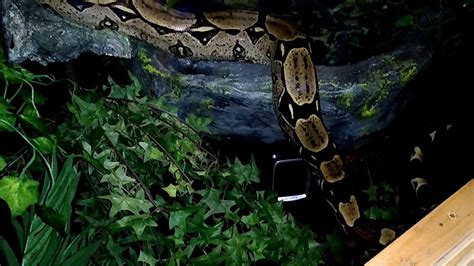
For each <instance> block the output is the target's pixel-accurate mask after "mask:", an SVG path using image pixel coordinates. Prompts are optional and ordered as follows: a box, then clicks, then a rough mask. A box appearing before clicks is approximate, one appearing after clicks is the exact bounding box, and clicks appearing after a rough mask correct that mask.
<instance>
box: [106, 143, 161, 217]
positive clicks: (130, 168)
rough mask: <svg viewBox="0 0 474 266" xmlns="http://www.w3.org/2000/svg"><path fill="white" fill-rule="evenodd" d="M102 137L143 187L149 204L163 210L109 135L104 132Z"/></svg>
mask: <svg viewBox="0 0 474 266" xmlns="http://www.w3.org/2000/svg"><path fill="white" fill-rule="evenodd" d="M104 137H105V139H106V140H107V142H108V143H109V146H110V148H112V150H113V151H114V152H115V154H116V155H117V157H118V158H119V160H120V162H122V163H123V164H124V165H125V166H126V167H127V169H128V170H129V171H130V173H131V174H132V176H133V178H135V180H137V182H138V183H139V184H140V186H141V187H142V188H143V190H144V191H145V195H146V196H147V198H148V200H149V201H150V202H151V204H153V206H154V207H155V208H156V209H157V210H159V211H163V209H162V208H160V207H159V206H158V204H156V202H155V200H154V199H153V196H152V195H151V192H150V190H148V188H147V187H146V186H145V184H144V183H143V181H142V180H141V179H140V177H139V176H138V174H137V173H136V172H135V171H134V170H133V168H132V167H130V165H129V164H128V162H127V160H125V158H124V157H123V156H122V154H121V153H120V152H119V151H118V150H117V147H115V145H114V144H113V143H112V141H111V140H110V139H109V137H107V136H106V135H105V134H104Z"/></svg>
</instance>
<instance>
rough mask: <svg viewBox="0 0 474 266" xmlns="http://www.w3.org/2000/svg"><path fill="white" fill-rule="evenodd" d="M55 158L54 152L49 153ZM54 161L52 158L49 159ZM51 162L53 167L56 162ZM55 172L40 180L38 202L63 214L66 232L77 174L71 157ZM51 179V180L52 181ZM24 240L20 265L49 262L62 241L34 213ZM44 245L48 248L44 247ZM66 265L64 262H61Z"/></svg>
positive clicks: (51, 262)
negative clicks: (40, 190) (26, 238)
mask: <svg viewBox="0 0 474 266" xmlns="http://www.w3.org/2000/svg"><path fill="white" fill-rule="evenodd" d="M52 157H53V158H55V157H54V156H52ZM52 161H53V162H54V161H55V160H54V159H53V160H52ZM53 162H52V163H51V164H52V165H53V168H56V166H54V165H55V164H56V163H53ZM57 172H58V171H57V170H53V174H56V175H57V176H53V177H50V176H48V175H47V176H46V177H45V179H44V182H43V190H42V192H41V199H40V203H41V204H43V205H45V206H48V207H50V208H52V209H54V210H56V211H57V212H58V214H59V215H61V216H64V217H65V220H66V226H65V232H66V234H67V233H68V232H69V223H70V219H71V212H72V206H71V203H72V200H73V198H74V197H75V195H76V189H77V184H78V182H79V176H78V174H77V171H76V169H75V167H74V166H73V157H72V156H70V157H68V158H67V160H66V161H65V162H64V164H63V166H62V168H61V171H60V172H59V174H57ZM53 180H54V181H53ZM27 235H28V240H27V242H26V245H25V249H24V253H23V264H24V265H51V264H53V260H54V259H55V256H56V255H55V254H57V252H58V250H59V249H60V248H61V245H62V244H63V238H62V237H61V236H60V235H59V234H58V233H56V232H55V230H54V229H53V228H52V227H51V226H47V225H46V224H45V223H44V222H43V221H42V220H41V218H39V216H38V215H35V216H33V218H32V221H31V225H30V226H29V228H28V232H27ZM44 247H48V248H44ZM65 265H66V264H65Z"/></svg>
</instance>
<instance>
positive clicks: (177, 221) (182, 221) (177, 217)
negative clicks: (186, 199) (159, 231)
mask: <svg viewBox="0 0 474 266" xmlns="http://www.w3.org/2000/svg"><path fill="white" fill-rule="evenodd" d="M191 212H192V211H191V210H177V211H172V212H171V213H170V220H169V229H173V228H175V227H176V226H177V227H179V228H182V229H185V228H186V218H187V217H188V216H189V215H191Z"/></svg>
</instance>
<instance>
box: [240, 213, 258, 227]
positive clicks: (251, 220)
mask: <svg viewBox="0 0 474 266" xmlns="http://www.w3.org/2000/svg"><path fill="white" fill-rule="evenodd" d="M242 222H243V223H244V224H245V225H246V226H248V227H251V226H253V225H256V224H258V223H259V222H260V220H259V219H258V216H257V215H256V214H255V213H251V214H249V215H244V216H242Z"/></svg>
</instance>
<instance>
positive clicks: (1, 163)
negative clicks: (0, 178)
mask: <svg viewBox="0 0 474 266" xmlns="http://www.w3.org/2000/svg"><path fill="white" fill-rule="evenodd" d="M5 167H7V162H5V160H4V159H3V157H2V156H0V172H1V171H2V170H3V169H5Z"/></svg>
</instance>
